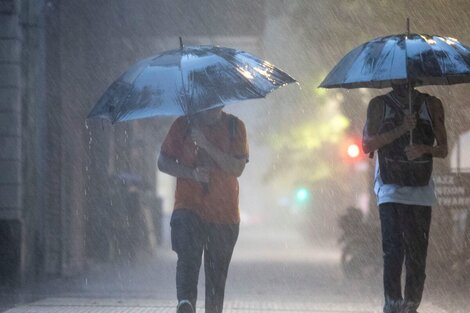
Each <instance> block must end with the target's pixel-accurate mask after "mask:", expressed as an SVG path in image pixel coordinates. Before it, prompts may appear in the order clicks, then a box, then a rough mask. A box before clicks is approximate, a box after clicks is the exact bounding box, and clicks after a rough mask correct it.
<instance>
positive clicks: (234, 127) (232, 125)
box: [228, 115, 238, 140]
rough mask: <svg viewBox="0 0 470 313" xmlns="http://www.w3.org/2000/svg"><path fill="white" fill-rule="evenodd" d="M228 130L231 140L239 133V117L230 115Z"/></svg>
mask: <svg viewBox="0 0 470 313" xmlns="http://www.w3.org/2000/svg"><path fill="white" fill-rule="evenodd" d="M228 130H229V133H230V140H233V139H234V138H235V136H236V135H237V131H238V121H237V118H236V117H235V116H233V115H230V116H229V120H228Z"/></svg>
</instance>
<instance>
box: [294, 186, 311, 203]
mask: <svg viewBox="0 0 470 313" xmlns="http://www.w3.org/2000/svg"><path fill="white" fill-rule="evenodd" d="M308 198H309V191H308V189H307V188H299V189H297V192H296V193H295V199H296V200H297V202H305V201H307V200H308Z"/></svg>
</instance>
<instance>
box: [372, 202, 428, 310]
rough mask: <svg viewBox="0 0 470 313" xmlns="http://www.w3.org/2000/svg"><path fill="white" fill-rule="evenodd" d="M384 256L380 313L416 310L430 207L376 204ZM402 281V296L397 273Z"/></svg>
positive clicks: (422, 271) (420, 295)
mask: <svg viewBox="0 0 470 313" xmlns="http://www.w3.org/2000/svg"><path fill="white" fill-rule="evenodd" d="M379 210H380V222H381V227H382V246H383V258H384V274H383V281H384V293H385V305H384V313H395V312H416V309H417V308H418V306H419V304H420V302H421V298H422V294H423V289H424V280H425V278H426V274H425V270H426V255H427V249H428V237H429V228H430V224H431V207H427V206H418V205H405V204H400V203H384V204H381V205H380V206H379ZM403 260H405V268H406V283H405V294H404V298H403V297H402V291H401V273H402V266H403Z"/></svg>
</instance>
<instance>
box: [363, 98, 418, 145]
mask: <svg viewBox="0 0 470 313" xmlns="http://www.w3.org/2000/svg"><path fill="white" fill-rule="evenodd" d="M383 108H384V104H383V103H382V101H381V100H380V99H379V98H374V99H372V100H371V101H370V103H369V107H368V108H367V120H366V124H365V125H364V131H363V137H362V149H363V150H364V153H370V152H373V151H375V150H377V149H380V148H382V147H383V146H385V145H387V144H389V143H391V142H393V141H394V140H395V139H397V138H399V137H401V136H402V135H403V134H405V133H406V132H407V131H410V130H411V129H413V128H415V127H416V117H415V116H414V115H412V114H406V115H405V117H404V119H403V124H401V125H400V126H398V127H397V128H395V129H392V130H391V131H388V132H386V133H382V134H378V132H379V128H380V125H381V122H382V117H383Z"/></svg>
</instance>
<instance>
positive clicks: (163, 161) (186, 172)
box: [158, 152, 210, 183]
mask: <svg viewBox="0 0 470 313" xmlns="http://www.w3.org/2000/svg"><path fill="white" fill-rule="evenodd" d="M158 169H159V170H160V171H162V172H164V173H166V174H168V175H171V176H174V177H179V178H186V179H193V180H196V181H198V182H202V183H207V182H209V170H210V169H209V168H207V167H196V168H191V167H188V166H186V165H183V164H182V163H181V162H178V160H176V159H173V158H171V157H169V156H167V155H165V154H164V153H161V152H160V155H159V156H158Z"/></svg>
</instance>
